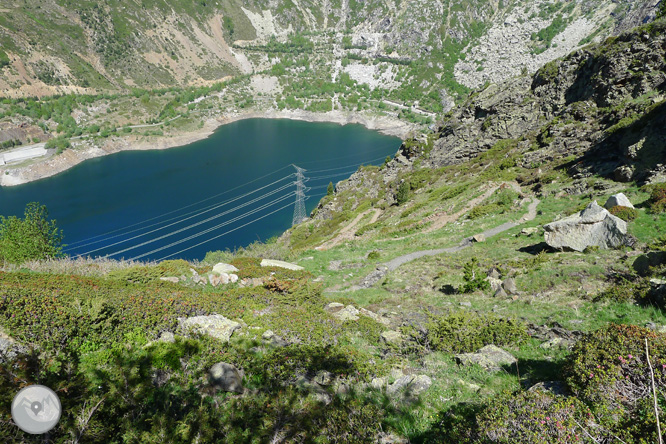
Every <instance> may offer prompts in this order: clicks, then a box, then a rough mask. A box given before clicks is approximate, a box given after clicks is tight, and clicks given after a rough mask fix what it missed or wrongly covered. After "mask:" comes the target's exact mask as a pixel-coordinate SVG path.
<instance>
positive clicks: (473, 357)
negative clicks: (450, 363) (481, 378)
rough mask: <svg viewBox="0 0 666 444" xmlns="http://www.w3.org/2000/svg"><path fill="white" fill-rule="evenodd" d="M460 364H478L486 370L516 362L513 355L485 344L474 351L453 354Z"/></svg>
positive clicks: (496, 368) (497, 368)
mask: <svg viewBox="0 0 666 444" xmlns="http://www.w3.org/2000/svg"><path fill="white" fill-rule="evenodd" d="M455 358H456V361H458V364H460V365H469V364H478V365H480V366H481V367H483V368H485V369H486V370H499V369H501V368H502V367H503V366H505V365H512V364H514V363H515V362H516V358H514V357H513V355H512V354H511V353H509V352H507V351H505V350H502V349H501V348H499V347H497V346H495V345H486V346H485V347H483V348H480V349H479V350H478V351H476V352H475V353H462V354H459V355H455Z"/></svg>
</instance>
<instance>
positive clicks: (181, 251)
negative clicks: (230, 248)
mask: <svg viewBox="0 0 666 444" xmlns="http://www.w3.org/2000/svg"><path fill="white" fill-rule="evenodd" d="M307 199H308V198H307V197H306V198H305V200H307ZM289 206H291V204H287V205H285V206H283V207H280V208H278V209H277V210H274V211H271V212H270V213H268V214H265V215H263V216H261V217H258V218H256V219H254V220H251V221H250V222H247V223H245V224H243V225H241V226H239V227H236V228H234V229H232V230H229V231H226V232H224V233H222V234H218V235H217V236H215V237H211V238H210V239H206V240H205V241H203V242H199V243H198V244H196V245H192V246H191V247H187V248H184V249H182V250H180V251H177V252H175V253H172V254H170V255H168V256H164V257H162V258H160V259H158V261H163V260H164V259H167V258H170V257H172V256H175V255H177V254H180V253H183V252H185V251H187V250H191V249H192V248H196V247H198V246H200V245H203V244H205V243H208V242H210V241H212V240H215V239H217V238H220V237H222V236H225V235H227V234H229V233H231V232H234V231H236V230H239V229H241V228H243V227H246V226H248V225H250V224H252V223H254V222H256V221H258V220H260V219H263V218H265V217H268V216H270V215H271V214H274V213H277V212H278V211H280V210H284V209H285V208H287V207H289Z"/></svg>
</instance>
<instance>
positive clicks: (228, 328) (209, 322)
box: [178, 314, 241, 342]
mask: <svg viewBox="0 0 666 444" xmlns="http://www.w3.org/2000/svg"><path fill="white" fill-rule="evenodd" d="M178 325H179V327H180V328H181V329H183V330H188V329H193V330H195V331H197V332H200V333H203V334H207V335H209V336H212V337H214V338H217V339H219V340H221V341H224V342H229V338H231V335H232V334H233V333H234V332H235V331H236V330H238V329H239V328H241V325H240V324H239V323H238V322H235V321H232V320H230V319H227V318H225V317H224V316H222V315H218V314H215V315H210V316H194V317H191V318H178Z"/></svg>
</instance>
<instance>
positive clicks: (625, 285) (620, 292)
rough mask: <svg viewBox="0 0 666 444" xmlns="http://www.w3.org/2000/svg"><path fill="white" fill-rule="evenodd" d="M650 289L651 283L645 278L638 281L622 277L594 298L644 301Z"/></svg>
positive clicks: (616, 300)
mask: <svg viewBox="0 0 666 444" xmlns="http://www.w3.org/2000/svg"><path fill="white" fill-rule="evenodd" d="M649 290H650V285H649V283H646V282H645V280H639V281H637V282H633V281H629V280H627V279H622V280H621V281H620V282H619V283H616V284H613V285H611V286H610V287H608V288H607V289H606V290H604V291H602V292H601V293H599V294H598V295H596V296H595V297H594V298H593V299H592V300H593V301H594V302H603V301H610V302H620V303H625V302H635V301H642V300H644V299H645V298H646V297H647V294H648V291H649Z"/></svg>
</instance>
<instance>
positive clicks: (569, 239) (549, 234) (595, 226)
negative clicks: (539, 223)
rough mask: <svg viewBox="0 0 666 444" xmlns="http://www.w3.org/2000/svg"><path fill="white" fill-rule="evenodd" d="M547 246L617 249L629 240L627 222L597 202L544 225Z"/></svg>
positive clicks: (575, 248)
mask: <svg viewBox="0 0 666 444" xmlns="http://www.w3.org/2000/svg"><path fill="white" fill-rule="evenodd" d="M543 228H544V230H545V233H544V236H545V239H546V243H547V244H548V245H550V246H551V247H553V248H557V249H560V250H564V249H568V250H575V251H583V250H585V248H587V247H592V246H596V247H599V248H604V249H607V248H617V247H620V246H622V245H625V244H626V243H627V241H628V237H627V223H626V222H625V221H623V220H622V219H620V218H619V217H615V216H613V215H612V214H610V213H609V212H608V210H606V209H605V208H602V207H600V206H599V204H597V202H596V201H593V202H592V203H590V204H589V205H588V206H587V207H586V208H585V209H584V210H583V211H581V212H580V213H577V214H574V215H572V216H569V217H566V218H564V219H562V220H558V221H555V222H551V223H549V224H546V225H544V226H543Z"/></svg>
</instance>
